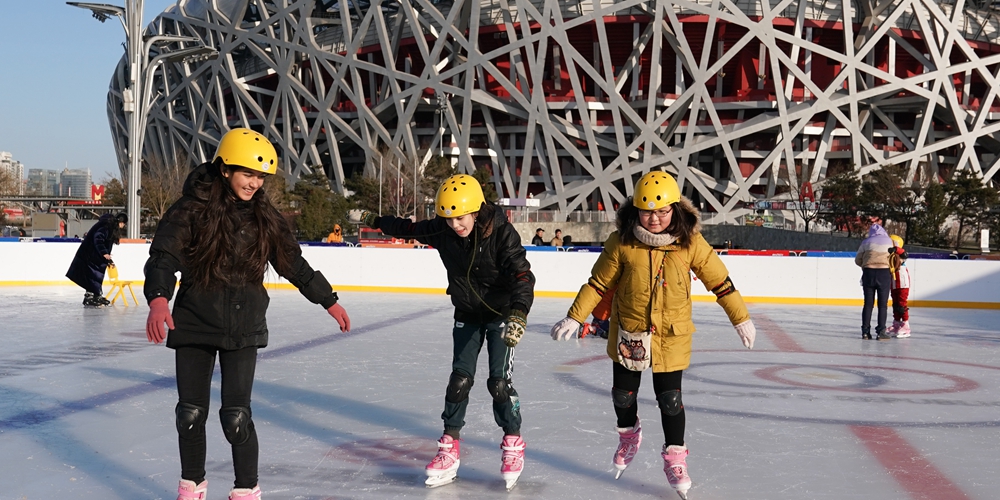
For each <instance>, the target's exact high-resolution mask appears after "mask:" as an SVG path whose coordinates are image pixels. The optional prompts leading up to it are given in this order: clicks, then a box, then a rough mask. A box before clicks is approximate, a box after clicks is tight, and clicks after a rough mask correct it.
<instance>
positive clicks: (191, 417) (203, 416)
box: [174, 403, 208, 439]
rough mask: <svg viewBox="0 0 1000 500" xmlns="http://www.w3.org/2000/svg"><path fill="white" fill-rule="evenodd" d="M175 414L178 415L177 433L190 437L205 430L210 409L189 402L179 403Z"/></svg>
mask: <svg viewBox="0 0 1000 500" xmlns="http://www.w3.org/2000/svg"><path fill="white" fill-rule="evenodd" d="M174 415H175V416H176V417H177V420H176V421H177V434H178V435H180V436H181V437H183V438H185V439H190V438H193V437H195V436H197V435H199V434H201V433H202V432H204V430H205V421H207V420H208V409H207V408H202V407H200V406H195V405H193V404H188V403H177V406H176V407H174Z"/></svg>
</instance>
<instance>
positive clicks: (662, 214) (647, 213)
mask: <svg viewBox="0 0 1000 500" xmlns="http://www.w3.org/2000/svg"><path fill="white" fill-rule="evenodd" d="M673 211H674V208H673V207H670V208H661V209H659V210H639V217H644V218H647V219H648V218H650V217H651V216H653V215H654V214H655V215H656V216H657V217H658V218H660V219H666V218H667V217H668V216H669V215H670V214H671V213H673Z"/></svg>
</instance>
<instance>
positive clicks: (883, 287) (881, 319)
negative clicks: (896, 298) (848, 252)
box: [861, 267, 892, 334]
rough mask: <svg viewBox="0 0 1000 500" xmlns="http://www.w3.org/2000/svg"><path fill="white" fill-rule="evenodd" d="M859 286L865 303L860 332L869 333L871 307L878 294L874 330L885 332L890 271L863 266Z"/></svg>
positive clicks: (890, 279) (890, 286) (890, 283)
mask: <svg viewBox="0 0 1000 500" xmlns="http://www.w3.org/2000/svg"><path fill="white" fill-rule="evenodd" d="M861 287H862V288H863V289H864V292H865V305H864V308H862V309H861V333H871V328H872V326H871V325H872V307H873V306H874V303H875V296H876V295H878V323H876V326H875V332H877V333H878V334H884V333H885V318H886V316H887V315H888V311H889V308H888V304H889V289H890V288H892V273H891V272H890V271H889V270H888V269H871V268H867V267H866V268H863V269H862V270H861Z"/></svg>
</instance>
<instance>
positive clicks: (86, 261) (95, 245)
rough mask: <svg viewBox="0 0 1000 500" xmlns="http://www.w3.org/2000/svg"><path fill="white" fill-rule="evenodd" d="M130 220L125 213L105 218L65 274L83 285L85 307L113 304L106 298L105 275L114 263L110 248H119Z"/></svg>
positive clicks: (91, 233) (90, 234) (93, 230)
mask: <svg viewBox="0 0 1000 500" xmlns="http://www.w3.org/2000/svg"><path fill="white" fill-rule="evenodd" d="M126 222H128V216H127V215H125V213H124V212H119V213H118V214H117V215H112V214H104V215H102V216H101V218H100V219H98V221H97V224H94V226H93V227H91V228H90V231H88V232H87V234H86V236H84V237H83V242H82V243H80V247H79V248H77V250H76V256H74V257H73V263H72V264H70V266H69V271H66V277H67V278H69V279H70V281H72V282H73V283H76V284H77V285H80V287H81V288H83V290H84V291H85V292H86V293H85V294H84V296H83V305H84V306H86V307H103V306H106V305H109V304H111V302H110V301H108V299H106V298H104V273H105V271H107V269H108V264H110V263H112V261H111V247H113V246H114V245H116V244H118V241H119V240H120V239H121V237H122V233H123V232H124V228H125V223H126Z"/></svg>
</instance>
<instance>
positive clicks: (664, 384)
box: [614, 363, 686, 446]
mask: <svg viewBox="0 0 1000 500" xmlns="http://www.w3.org/2000/svg"><path fill="white" fill-rule="evenodd" d="M683 376H684V370H677V371H675V372H661V373H655V372H654V373H653V392H654V393H655V394H661V393H664V392H666V391H679V390H681V378H682V377H683ZM641 381H642V372H636V371H632V370H629V369H628V368H625V367H624V366H622V365H621V363H614V384H615V385H614V387H615V388H616V389H620V390H625V391H630V392H638V391H639V383H640V382H641ZM615 415H617V416H618V427H632V426H634V425H635V423H636V421H637V420H638V419H639V404H638V403H634V404H632V406H629V407H628V408H619V407H617V406H615ZM660 424H661V425H662V426H663V436H664V443H665V444H666V445H667V446H671V445H677V446H684V426H685V424H686V419H685V417H684V407H683V406H681V412H680V413H678V414H677V415H674V416H672V417H671V416H669V415H667V414H665V413H663V412H660Z"/></svg>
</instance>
